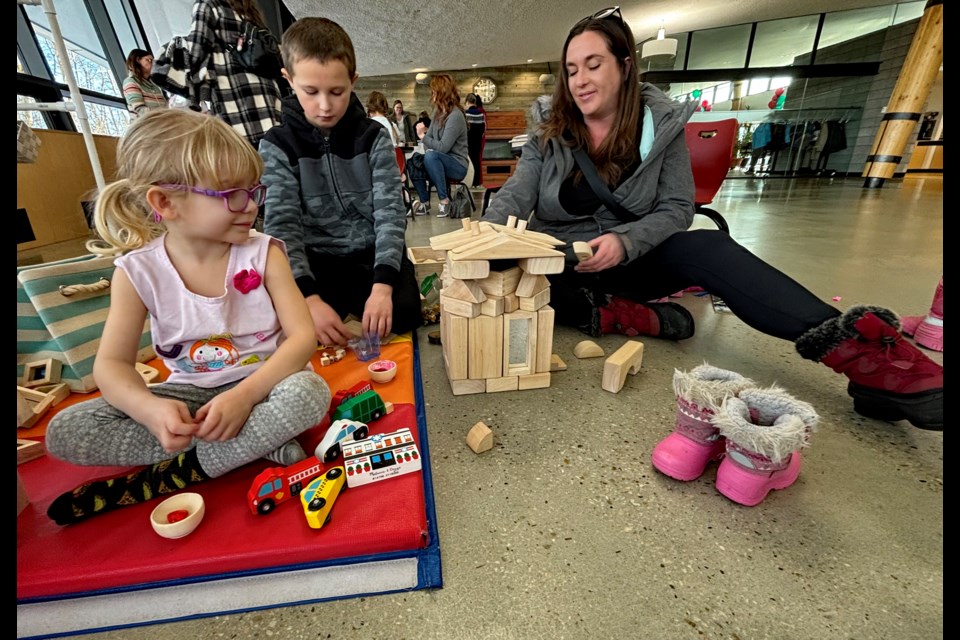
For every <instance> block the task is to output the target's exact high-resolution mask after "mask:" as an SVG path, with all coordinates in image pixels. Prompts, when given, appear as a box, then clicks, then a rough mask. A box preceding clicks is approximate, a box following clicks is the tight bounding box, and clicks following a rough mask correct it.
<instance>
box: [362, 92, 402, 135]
mask: <svg viewBox="0 0 960 640" xmlns="http://www.w3.org/2000/svg"><path fill="white" fill-rule="evenodd" d="M387 108H388V107H387V97H386V96H385V95H383V94H382V93H380V92H379V91H371V92H370V95H369V96H368V97H367V115H368V116H369V117H370V119H371V120H376V121H377V122H379V123H380V126H382V127H383V128H384V129H386V130H387V133H388V134H390V141H391V142H393V146H394V147H399V146H400V132H399V131H398V130H397V125H395V124H394V123H393V122H392V121H390V120H389V119H388V118H387Z"/></svg>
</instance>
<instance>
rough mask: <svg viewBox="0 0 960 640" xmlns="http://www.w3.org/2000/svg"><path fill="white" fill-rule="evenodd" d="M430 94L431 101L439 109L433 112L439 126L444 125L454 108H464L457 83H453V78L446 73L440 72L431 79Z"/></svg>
mask: <svg viewBox="0 0 960 640" xmlns="http://www.w3.org/2000/svg"><path fill="white" fill-rule="evenodd" d="M430 95H431V102H433V106H434V107H436V109H437V110H436V112H435V113H434V114H433V119H434V121H435V123H436V125H437V127H438V128H439V127H443V123H444V121H446V119H447V116H448V115H450V112H451V111H453V110H454V109H460V110H461V111H462V110H463V107H461V106H460V92H459V91H457V85H455V84H454V83H453V78H451V77H450V76H449V75H447V74H446V73H439V74H437V75H435V76H433V77H432V78H431V79H430Z"/></svg>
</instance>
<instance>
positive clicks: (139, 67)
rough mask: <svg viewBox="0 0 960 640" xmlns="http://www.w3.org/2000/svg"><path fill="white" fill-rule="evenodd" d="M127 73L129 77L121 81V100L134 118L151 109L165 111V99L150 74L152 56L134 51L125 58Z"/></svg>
mask: <svg viewBox="0 0 960 640" xmlns="http://www.w3.org/2000/svg"><path fill="white" fill-rule="evenodd" d="M127 71H129V72H130V75H128V76H127V77H126V79H125V80H124V81H123V98H124V100H126V101H127V109H129V110H130V111H131V112H132V113H133V115H134V117H139V116H142V115H143V114H145V113H146V112H148V111H150V110H151V109H166V108H167V106H168V105H167V98H166V96H164V95H163V89H161V88H160V87H158V86H157V85H156V84H155V83H154V82H153V81H152V80H150V74H151V73H152V72H153V54H152V53H150V52H149V51H145V50H143V49H134V50H133V51H131V52H130V54H129V55H128V56H127Z"/></svg>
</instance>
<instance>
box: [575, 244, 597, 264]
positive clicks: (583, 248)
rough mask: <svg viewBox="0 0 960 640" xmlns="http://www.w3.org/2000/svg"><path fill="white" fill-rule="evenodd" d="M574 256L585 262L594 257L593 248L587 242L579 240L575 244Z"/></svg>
mask: <svg viewBox="0 0 960 640" xmlns="http://www.w3.org/2000/svg"><path fill="white" fill-rule="evenodd" d="M573 254H574V255H575V256H577V260H579V261H580V262H583V261H584V260H587V259H588V258H592V257H593V247H591V246H590V245H589V244H587V243H586V242H580V241H579V240H578V241H577V242H574V243H573Z"/></svg>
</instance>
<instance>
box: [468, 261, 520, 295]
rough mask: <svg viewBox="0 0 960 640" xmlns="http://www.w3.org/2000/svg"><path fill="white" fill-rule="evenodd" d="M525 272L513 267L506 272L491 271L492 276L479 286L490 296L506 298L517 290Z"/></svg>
mask: <svg viewBox="0 0 960 640" xmlns="http://www.w3.org/2000/svg"><path fill="white" fill-rule="evenodd" d="M522 275H523V272H522V271H521V270H520V267H511V268H510V269H507V270H505V271H491V272H490V275H488V276H487V277H486V278H483V279H482V280H478V281H477V284H478V285H480V288H481V289H483V292H484V293H485V294H487V295H488V296H505V295H508V294H511V293H513V292H514V291H516V290H517V284H518V283H519V282H520V277H521V276H522Z"/></svg>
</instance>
